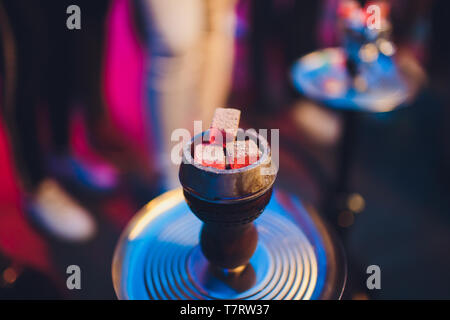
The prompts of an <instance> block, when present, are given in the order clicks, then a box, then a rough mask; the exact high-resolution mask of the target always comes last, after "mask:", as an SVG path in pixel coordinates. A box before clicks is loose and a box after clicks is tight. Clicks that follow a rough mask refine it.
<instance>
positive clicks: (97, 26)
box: [0, 0, 109, 241]
mask: <svg viewBox="0 0 450 320" xmlns="http://www.w3.org/2000/svg"><path fill="white" fill-rule="evenodd" d="M108 4H109V0H96V1H89V0H77V1H68V0H60V1H49V0H33V1H23V0H18V1H1V0H0V12H1V20H2V21H1V23H0V29H1V33H0V37H1V40H2V41H1V43H2V49H3V50H2V53H3V54H2V59H1V60H2V61H1V64H2V69H1V73H2V74H3V78H4V79H5V81H4V82H3V87H4V90H2V91H3V92H5V94H4V96H3V97H2V98H3V102H4V103H2V105H4V107H3V110H2V111H3V113H4V118H5V120H6V124H7V126H8V129H9V132H10V136H11V138H12V145H13V148H14V158H15V162H16V163H17V166H18V168H17V169H18V171H19V175H20V176H21V182H22V184H23V188H24V190H25V192H26V198H27V208H28V211H29V212H30V213H32V216H33V218H34V220H35V221H36V222H37V223H38V224H39V225H40V227H42V228H43V229H45V230H46V231H47V232H49V233H50V234H51V235H53V236H55V237H57V238H59V239H64V240H67V241H83V240H87V239H89V238H91V237H92V236H93V235H94V234H95V231H96V223H95V220H94V219H93V217H92V216H91V215H90V214H89V213H88V212H87V210H86V209H84V208H83V207H82V206H81V205H80V204H79V203H78V202H77V201H76V200H75V199H74V198H73V197H72V196H71V195H69V194H68V193H67V192H66V191H65V190H64V188H63V187H62V185H61V184H60V183H58V182H57V180H55V179H54V178H51V177H52V176H54V175H55V171H56V172H58V171H64V170H69V171H70V170H82V167H81V166H79V165H78V164H77V162H76V159H75V158H74V157H73V154H72V150H71V149H70V145H69V138H70V137H69V124H70V118H71V117H72V116H73V111H74V106H76V105H82V106H84V113H85V115H87V119H88V125H89V126H90V127H95V126H96V125H98V123H99V119H100V118H101V116H102V113H103V110H102V98H101V81H100V75H101V69H102V67H101V66H102V64H101V59H102V46H103V45H102V44H103V42H102V40H103V33H104V30H103V29H104V21H105V18H106V13H107V8H108ZM70 5H78V6H79V7H80V8H81V12H82V20H81V21H82V28H81V29H80V30H69V29H68V27H67V26H66V20H67V18H68V16H69V15H68V12H67V8H68V7H69V6H70ZM42 129H46V130H44V131H48V133H49V138H50V139H49V140H50V141H49V142H50V145H49V148H50V150H49V151H50V156H49V155H48V154H47V153H46V152H44V148H43V147H42V145H41V141H40V139H39V138H40V137H41V136H42V134H41V133H42ZM95 180H96V179H95V178H92V179H90V181H91V182H92V183H94V184H95V183H96V182H95Z"/></svg>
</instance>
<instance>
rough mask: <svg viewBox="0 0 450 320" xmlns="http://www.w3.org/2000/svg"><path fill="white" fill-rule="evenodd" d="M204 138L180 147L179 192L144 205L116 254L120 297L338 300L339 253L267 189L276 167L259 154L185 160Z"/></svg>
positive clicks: (263, 146) (286, 198) (310, 218)
mask: <svg viewBox="0 0 450 320" xmlns="http://www.w3.org/2000/svg"><path fill="white" fill-rule="evenodd" d="M202 135H203V134H201V135H199V136H197V137H194V139H193V140H192V141H191V142H190V143H189V144H187V145H186V146H185V148H184V150H183V158H184V159H183V163H182V164H181V166H180V173H179V176H180V182H181V185H182V187H183V188H182V189H181V188H179V189H175V190H172V191H169V192H167V193H165V194H163V195H161V196H159V197H157V198H156V199H154V200H152V201H150V203H149V204H147V206H145V207H144V208H143V209H142V210H141V211H140V212H139V213H138V214H137V215H136V216H135V217H134V218H133V219H132V221H131V222H130V223H129V225H128V227H127V228H126V229H125V230H124V232H123V233H122V236H121V238H120V240H119V242H118V245H117V247H116V250H115V253H114V258H113V264H112V278H113V285H114V289H115V291H116V294H117V296H118V298H119V299H156V300H159V299H161V300H181V299H187V300H205V299H206V300H208V299H251V300H256V299H263V300H270V299H277V300H279V299H286V300H299V299H339V298H340V297H341V295H342V292H343V288H344V287H345V281H346V263H345V255H344V254H343V251H342V249H341V247H340V245H339V242H338V240H337V238H335V237H334V236H333V235H332V234H331V233H330V232H329V230H328V229H327V228H326V226H325V225H324V223H323V222H322V220H321V219H320V218H319V217H318V215H317V214H315V213H314V212H309V211H307V209H306V208H305V206H303V203H302V202H301V201H300V200H299V199H298V198H296V197H295V196H293V195H290V194H287V193H283V192H281V191H278V190H275V191H273V184H274V182H275V178H276V169H274V168H273V166H272V163H271V158H270V148H269V145H268V143H267V141H266V140H265V139H264V138H263V137H261V136H260V135H258V134H256V133H255V134H254V135H255V136H254V137H252V138H256V139H257V141H258V142H259V147H260V150H261V151H262V156H261V157H260V159H259V160H258V161H257V162H255V163H253V164H251V165H249V166H247V167H243V168H239V169H216V168H212V167H205V166H202V165H200V164H198V163H195V162H194V161H193V159H192V158H193V157H192V155H193V150H194V146H195V144H196V143H198V142H200V143H201V139H202Z"/></svg>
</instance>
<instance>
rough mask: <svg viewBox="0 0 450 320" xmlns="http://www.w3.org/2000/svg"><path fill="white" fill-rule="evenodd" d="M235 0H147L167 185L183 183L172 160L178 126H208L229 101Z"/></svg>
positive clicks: (156, 135) (151, 89)
mask: <svg viewBox="0 0 450 320" xmlns="http://www.w3.org/2000/svg"><path fill="white" fill-rule="evenodd" d="M233 4H234V0H220V1H219V0H217V1H214V3H213V2H211V1H204V0H183V1H179V0H168V1H158V0H142V1H141V3H140V5H141V6H142V7H143V8H144V10H142V11H143V12H144V14H145V18H146V19H145V20H146V21H147V30H148V34H147V44H148V47H149V67H148V68H149V74H148V88H147V92H148V98H149V99H148V102H149V116H150V118H151V128H152V133H151V135H152V138H153V139H154V140H155V142H156V146H157V150H158V153H159V157H158V159H157V162H158V163H159V166H160V168H161V170H162V171H163V172H164V173H165V180H166V185H167V187H173V186H177V185H178V166H176V165H174V164H173V163H172V162H171V161H170V148H171V146H172V143H171V141H170V139H171V134H172V132H173V131H174V130H175V129H177V128H186V129H188V130H190V131H191V132H192V131H193V121H194V120H202V121H203V122H204V124H203V126H204V128H206V127H208V126H209V121H210V119H211V117H212V113H213V110H214V108H217V107H223V106H224V104H225V100H226V96H227V92H228V86H229V82H230V78H231V63H232V52H233V41H232V40H233V9H234V6H233Z"/></svg>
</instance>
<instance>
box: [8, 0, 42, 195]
mask: <svg viewBox="0 0 450 320" xmlns="http://www.w3.org/2000/svg"><path fill="white" fill-rule="evenodd" d="M2 8H3V9H4V11H3V13H2V15H3V16H2V33H4V34H3V35H2V38H3V40H4V41H3V42H4V45H3V47H4V49H5V50H7V52H8V54H7V55H5V59H8V61H5V63H4V64H5V66H8V67H9V68H6V67H5V71H7V73H8V74H5V79H4V80H5V81H6V82H5V89H7V90H5V92H3V94H4V95H5V99H4V101H5V102H6V105H5V106H4V111H5V121H6V124H7V126H8V128H9V133H10V136H11V138H12V142H13V143H12V145H13V150H14V157H15V162H16V164H18V171H19V174H20V176H21V179H22V182H23V185H24V186H25V188H26V189H27V190H28V191H33V190H34V189H35V188H36V187H37V185H38V184H39V183H40V182H41V181H42V179H43V178H44V176H45V167H44V159H43V154H42V150H41V147H40V146H39V143H38V139H37V137H38V132H37V121H36V117H37V116H38V112H39V108H38V107H39V105H40V104H41V103H42V99H41V91H42V86H41V85H42V83H43V81H42V79H41V74H42V73H43V72H42V71H43V68H42V65H41V64H40V63H38V62H39V61H41V60H42V58H43V56H44V55H45V50H44V49H43V48H44V47H43V46H42V44H41V43H40V37H41V31H40V30H39V28H38V26H39V25H40V23H41V19H40V17H41V15H40V14H39V12H40V9H39V6H38V5H37V3H35V2H33V3H30V4H28V3H27V4H25V3H23V2H21V1H3V2H2ZM30 52H31V53H33V54H32V58H31V57H30ZM11 66H14V68H13V67H11ZM14 69H15V70H14Z"/></svg>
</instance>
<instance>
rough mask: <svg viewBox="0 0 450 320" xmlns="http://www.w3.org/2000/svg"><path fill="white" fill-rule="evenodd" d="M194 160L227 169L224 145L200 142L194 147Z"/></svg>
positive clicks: (204, 164)
mask: <svg viewBox="0 0 450 320" xmlns="http://www.w3.org/2000/svg"><path fill="white" fill-rule="evenodd" d="M194 150H195V151H194V161H195V163H197V164H201V165H203V166H206V167H213V168H216V169H225V154H224V152H223V147H222V146H218V145H214V144H207V143H203V144H198V145H196V146H195V149H194Z"/></svg>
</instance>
